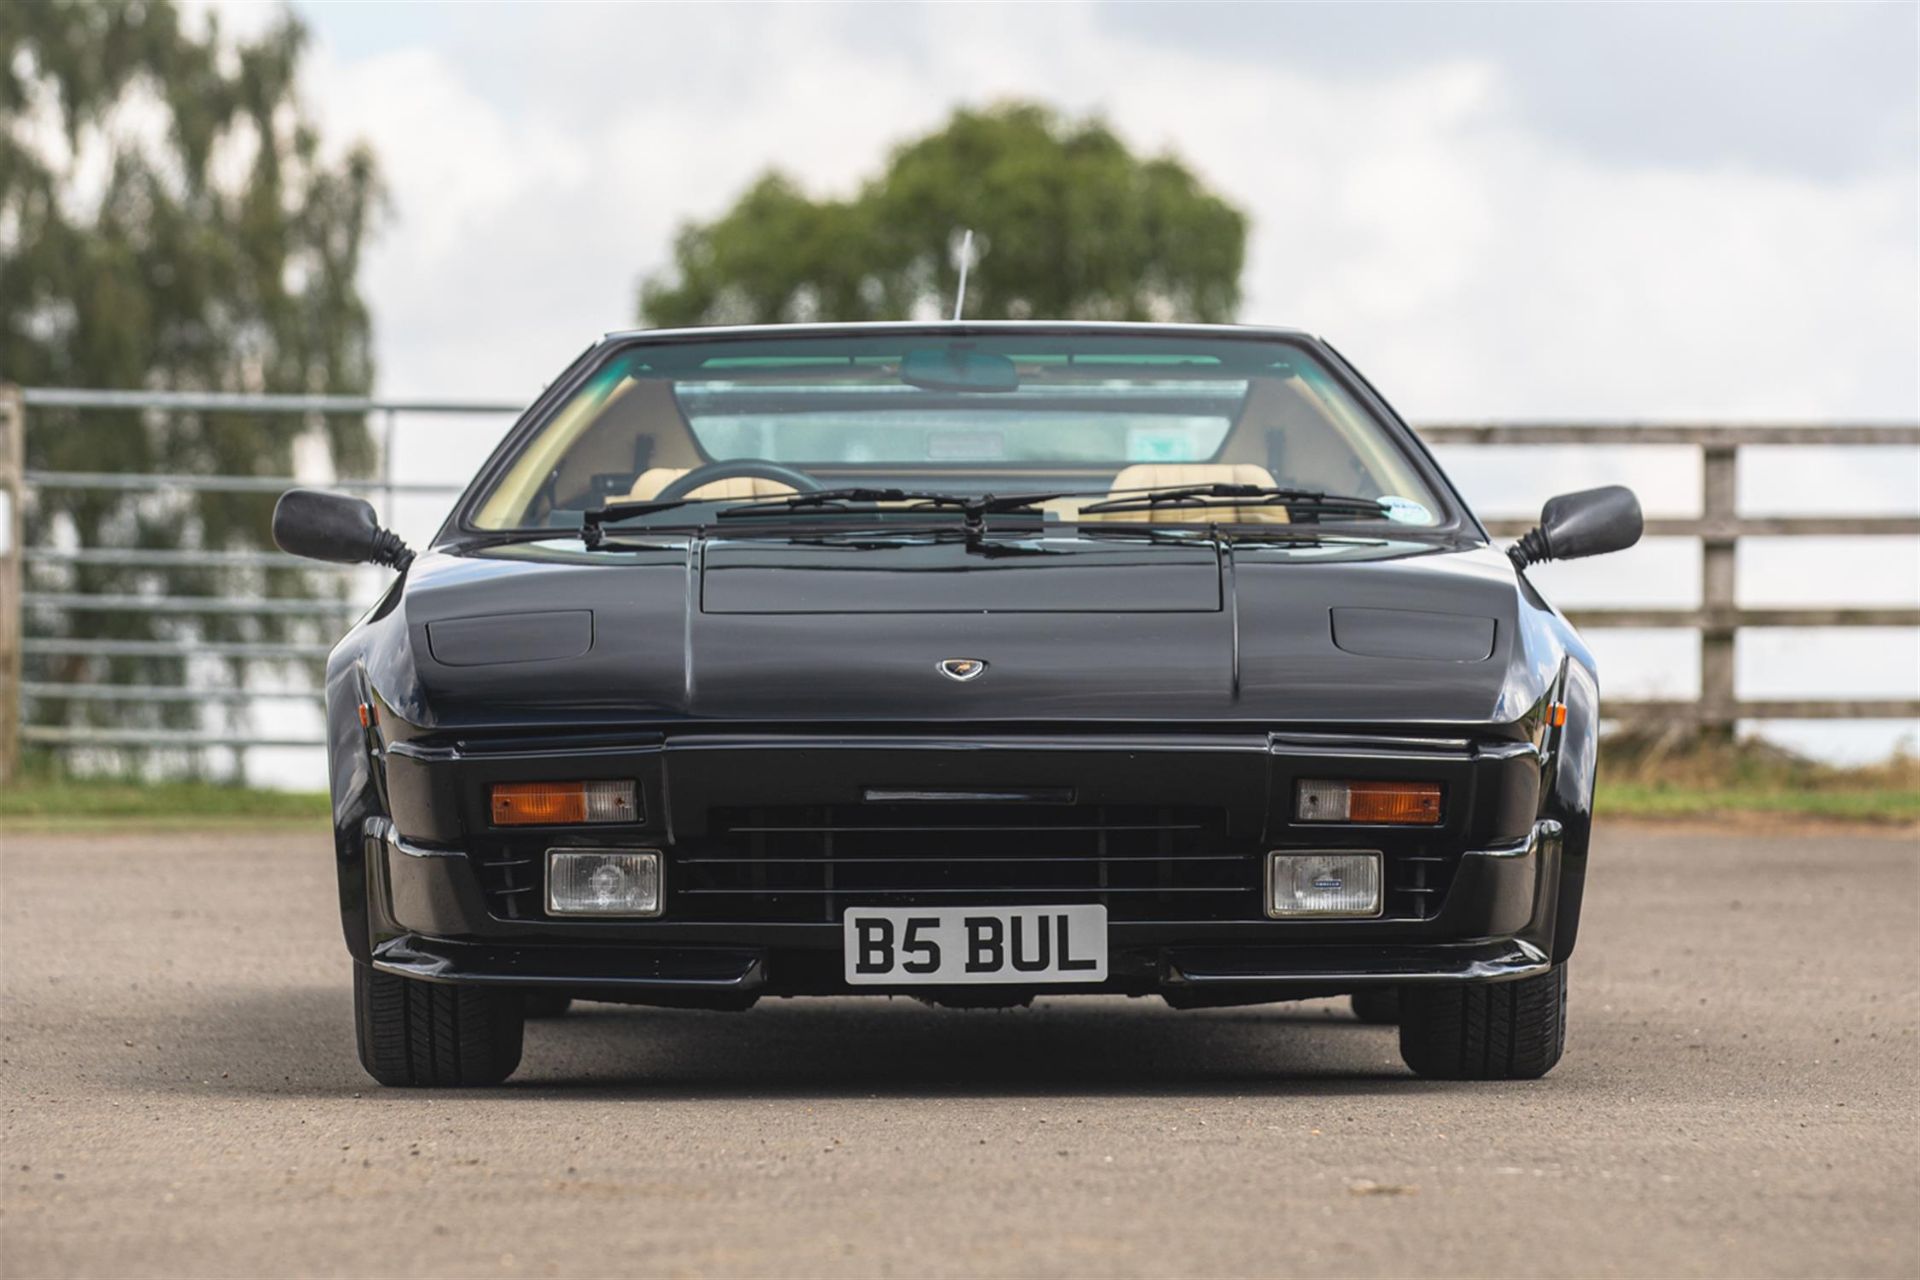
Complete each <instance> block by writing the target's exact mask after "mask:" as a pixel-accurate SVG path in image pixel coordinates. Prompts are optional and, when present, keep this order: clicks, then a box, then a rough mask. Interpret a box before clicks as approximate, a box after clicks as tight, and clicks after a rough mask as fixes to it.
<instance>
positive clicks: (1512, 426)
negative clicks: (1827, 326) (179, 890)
mask: <svg viewBox="0 0 1920 1280" xmlns="http://www.w3.org/2000/svg"><path fill="white" fill-rule="evenodd" d="M36 407H45V408H64V409H92V410H103V411H105V410H118V411H126V410H140V411H153V412H177V411H188V410H216V409H217V410H220V411H222V412H253V413H262V414H267V413H303V414H314V413H355V414H365V415H368V416H370V417H375V418H377V419H378V420H379V421H381V422H383V423H384V431H383V432H382V443H383V448H382V450H381V452H382V457H383V460H384V461H385V462H390V461H391V458H392V445H393V439H394V431H395V423H396V415H398V414H403V413H404V414H433V413H463V414H472V413H488V414H499V415H502V416H509V415H511V414H512V413H514V412H516V411H517V410H516V407H515V406H513V405H506V404H441V403H435V402H383V401H372V400H359V399H349V398H344V397H326V396H223V395H186V394H177V393H174V394H169V393H157V392H156V393H146V392H119V391H114V392H106V391H79V390H61V389H28V390H26V391H25V392H24V393H23V392H22V391H20V390H19V389H18V388H12V387H4V386H0V503H4V512H3V513H0V781H4V780H6V779H7V778H8V777H10V776H12V772H13V768H14V765H15V763H16V762H17V760H18V752H19V746H20V744H21V743H22V742H23V741H24V742H33V743H38V744H41V745H44V746H47V747H49V748H54V749H61V748H66V747H89V746H92V747H99V746H107V745H114V744H129V743H136V744H137V743H145V744H148V745H156V746H183V747H196V746H225V747H230V748H233V749H235V750H244V749H246V748H247V747H249V746H268V745H308V744H306V743H305V742H304V741H302V742H299V743H295V742H278V741H275V740H271V739H267V738H255V737H250V736H247V735H245V734H240V735H235V734H232V733H225V734H223V733H206V732H201V731H154V730H137V731H127V730H116V729H108V728H69V727H64V726H55V725H33V724H31V723H28V722H26V720H25V716H24V714H23V712H22V704H23V699H24V698H25V697H27V696H28V695H39V696H56V695H57V696H66V697H78V696H93V697H105V698H109V699H112V700H117V701H140V700H148V701H153V700H174V701H179V700H182V699H186V698H193V699H209V698H211V699H213V700H216V701H217V700H223V699H224V700H227V701H236V700H244V699H245V698H246V697H248V696H258V695H249V694H248V693H247V692H246V691H239V690H208V689H203V688H185V687H182V688H178V689H175V688H147V687H144V686H141V687H132V686H113V687H103V688H94V689H86V688H81V687H78V686H74V685H49V684H46V683H44V682H33V681H25V680H23V678H22V655H23V654H46V653H54V654H57V653H62V652H73V653H79V652H87V653H122V652H135V651H138V652H141V653H148V652H155V653H158V652H165V653H181V654H184V653H192V652H205V653H213V652H215V651H218V652H219V653H221V654H226V655H230V656H241V657H245V656H260V657H267V658H272V657H311V656H314V655H315V654H317V653H324V651H325V646H315V645H311V644H309V645H304V646H302V645H280V646H270V645H261V644H230V645H224V646H223V645H196V644H192V643H189V642H185V641H86V642H82V641H63V640H60V639H57V638H52V637H45V638H36V637H30V636H27V635H25V633H24V620H23V613H24V610H25V609H26V607H27V606H29V605H32V606H36V607H39V608H43V609H44V608H65V609H89V608H90V609H94V610H96V611H97V610H100V609H105V608H133V609H140V610H142V611H162V612H165V611H172V612H188V613H192V612H199V613H206V612H209V611H221V612H242V613H243V612H265V611H267V610H268V609H269V608H270V607H277V608H278V609H279V610H280V611H282V612H323V611H329V610H332V611H337V610H339V609H340V607H341V606H340V604H339V603H338V602H335V603H332V604H328V603H325V602H313V603H300V602H272V603H268V602H261V601H258V600H254V601H251V602H249V601H247V600H238V599H236V600H215V599H206V598H184V599H176V598H169V597H112V598H106V597H76V596H68V595H61V594H58V593H52V594H49V593H38V594H35V593H30V592H27V591H25V590H24V588H25V585H26V584H25V582H24V575H23V572H22V569H23V565H24V563H25V562H26V561H28V560H34V561H40V560H49V561H70V562H75V563H83V562H86V561H89V560H91V561H96V562H101V563H106V562H113V563H140V564H148V563H152V564H180V563H196V562H198V561H201V560H206V561H209V562H211V561H212V560H214V559H216V558H221V557H224V559H221V563H241V562H246V563H259V562H261V561H264V560H267V559H270V558H272V557H273V556H274V555H275V554H276V553H273V552H270V551H260V552H237V551H230V552H211V553H210V552H196V551H192V550H187V549H182V550H145V551H137V552H136V551H127V550H115V549H112V548H61V547H53V546H48V547H25V546H23V545H22V524H21V510H22V507H23V504H24V502H25V500H26V497H27V495H28V494H29V493H31V492H32V491H33V490H34V489H35V487H36V486H39V487H52V488H65V489H75V488H78V489H118V490H129V489H152V490H154V491H156V492H157V491H161V490H167V489H186V490H208V491H230V492H254V491H261V492H265V491H271V490H274V489H277V488H280V487H283V486H287V485H291V484H292V483H293V481H292V480H291V479H289V478H285V477H267V476H159V475H154V476H147V475H130V474H123V473H112V472H104V473H57V474H56V473H36V472H32V471H28V470H26V469H25V467H24V455H25V446H24V437H25V434H26V432H27V431H28V430H29V429H30V427H31V422H30V419H31V416H32V413H33V411H34V410H35V408H36ZM1421 435H1422V436H1423V437H1424V438H1425V439H1426V440H1427V441H1429V442H1430V443H1433V444H1438V445H1479V446H1515V445H1523V446H1529V447H1537V446H1549V445H1560V446H1567V445H1574V446H1588V447H1597V446H1606V447H1619V446H1642V445H1663V446H1678V447H1691V448H1697V449H1699V450H1700V451H1701V455H1702V466H1701V475H1702V484H1701V494H1700V514H1699V515H1698V516H1691V517H1682V518H1664V517H1662V518H1655V519H1651V520H1648V521H1647V533H1648V534H1649V535H1650V536H1654V537H1685V538H1698V539H1700V541H1701V546H1702V553H1701V581H1700V604H1699V605H1698V606H1697V607H1695V608H1684V609H1674V608H1607V609H1577V610H1572V611H1570V612H1571V613H1572V616H1573V618H1574V620H1575V622H1577V623H1578V624H1579V625H1581V626H1583V627H1641V628H1690V629H1693V630H1696V631H1698V632H1699V644H1700V692H1699V696H1698V697H1697V698H1695V699H1691V700H1668V701H1631V700H1625V699H1617V698H1615V699H1609V700H1608V701H1607V704H1606V706H1607V710H1608V713H1609V715H1610V716H1618V717H1621V718H1630V719H1632V720H1635V721H1656V720H1657V721H1665V722H1670V723H1671V722H1678V723H1682V724H1688V725H1695V726H1701V727H1703V728H1707V729H1710V730H1714V731H1719V732H1730V731H1731V730H1732V728H1733V727H1734V725H1735V723H1736V722H1737V721H1740V720H1765V719H1885V718H1897V719H1913V720H1920V699H1916V698H1886V699H1804V698H1792V699H1750V698H1748V699H1743V698H1741V697H1739V696H1738V693H1737V690H1736V687H1735V677H1734V645H1735V639H1736V637H1737V635H1738V634H1739V632H1740V631H1741V630H1742V629H1745V628H1753V627H1920V608H1915V607H1910V606H1903V607H1897V608H1850V607H1837V608H1787V609H1781V608H1764V609H1762V608H1742V607H1741V606H1740V604H1739V602H1738V599H1737V598H1736V591H1735V582H1734V568H1735V548H1736V547H1737V546H1738V544H1739V541H1740V540H1741V539H1742V538H1780V537H1807V536H1821V537H1831V536H1844V537H1905V538H1913V537H1920V515H1899V516H1858V515H1819V516H1742V515H1741V514H1740V512H1739V502H1738V497H1739V495H1738V492H1737V488H1738V462H1739V454H1740V450H1741V449H1742V448H1745V447H1750V446H1760V447H1773V446H1780V445H1792V446H1806V447H1810V448H1829V447H1834V446H1862V445H1878V446H1897V447H1901V448H1903V449H1906V448H1916V447H1920V425H1907V424H1901V425H1840V424H1829V425H1814V424H1809V425H1804V426H1753V425H1735V424H1689V425H1681V424H1661V423H1638V424H1636V423H1627V424H1600V423H1592V424H1567V423H1495V424H1484V425H1476V424H1470V423H1450V424H1436V425H1433V426H1429V427H1425V428H1422V429H1421ZM1908 465H1913V466H1916V467H1920V457H1916V458H1914V459H1913V460H1912V461H1911V462H1910V463H1909V464H1908ZM354 483H355V485H356V486H357V488H358V489H360V490H364V491H369V492H373V493H376V494H382V495H384V496H385V497H386V498H387V500H388V501H389V503H390V502H391V500H392V498H393V496H394V495H395V494H397V493H402V492H409V493H417V494H419V495H422V496H441V495H445V496H448V497H450V496H451V495H452V494H454V493H456V492H458V488H459V486H457V485H448V484H405V483H397V482H396V481H395V479H394V477H393V476H392V475H391V474H384V475H383V476H382V477H381V478H380V479H377V480H372V481H360V482H354ZM1532 524H1533V521H1532V520H1530V519H1526V520H1521V519H1507V520H1491V521H1488V527H1489V529H1490V530H1491V531H1492V532H1493V533H1494V534H1495V535H1497V536H1501V537H1517V536H1519V535H1520V534H1522V533H1524V532H1526V530H1527V529H1529V528H1531V527H1532ZM265 696H296V695H287V694H280V695H265ZM297 696H306V697H311V696H313V695H312V694H311V693H308V694H305V695H297Z"/></svg>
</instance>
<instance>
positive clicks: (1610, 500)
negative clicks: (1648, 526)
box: [1507, 484, 1645, 569]
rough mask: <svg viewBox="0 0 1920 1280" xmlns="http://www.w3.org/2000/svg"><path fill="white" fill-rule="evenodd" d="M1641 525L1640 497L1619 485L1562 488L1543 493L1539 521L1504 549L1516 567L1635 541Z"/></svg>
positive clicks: (1623, 547)
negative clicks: (1551, 493) (1544, 499)
mask: <svg viewBox="0 0 1920 1280" xmlns="http://www.w3.org/2000/svg"><path fill="white" fill-rule="evenodd" d="M1644 527H1645V522H1644V521H1643V520H1642V519H1641V516H1640V499H1638V498H1636V497H1634V496H1633V490H1631V489H1629V488H1626V487H1625V486H1624V485H1617V484H1610V485H1607V486H1606V487H1605V488H1601V489H1584V490H1582V491H1581V492H1579V493H1563V494H1561V495H1560V496H1559V497H1557V498H1549V499H1547V505H1546V506H1544V507H1542V508H1541V509H1540V527H1539V528H1537V529H1535V530H1533V531H1532V532H1531V533H1529V534H1527V535H1526V536H1525V537H1524V538H1522V539H1520V541H1518V542H1516V543H1514V544H1513V545H1512V546H1511V547H1508V548H1507V555H1508V556H1509V557H1510V558H1511V559H1512V560H1513V563H1514V566H1515V567H1516V568H1520V569H1524V568H1526V567H1527V566H1528V565H1530V564H1538V563H1540V562H1541V561H1542V560H1578V559H1580V558H1581V557H1582V556H1599V555H1605V554H1606V553H1607V552H1609V551H1624V550H1626V549H1627V548H1628V547H1630V546H1632V545H1633V544H1634V543H1636V542H1638V541H1640V533H1641V530H1642V529H1643V528H1644Z"/></svg>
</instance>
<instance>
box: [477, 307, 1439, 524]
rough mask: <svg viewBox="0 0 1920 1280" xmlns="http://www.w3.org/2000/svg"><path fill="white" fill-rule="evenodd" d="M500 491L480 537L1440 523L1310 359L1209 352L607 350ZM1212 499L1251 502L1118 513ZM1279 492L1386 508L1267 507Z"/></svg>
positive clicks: (1049, 344) (1227, 347)
mask: <svg viewBox="0 0 1920 1280" xmlns="http://www.w3.org/2000/svg"><path fill="white" fill-rule="evenodd" d="M494 475H495V476H496V477H497V478H496V479H495V480H493V482H492V483H491V485H490V486H489V487H487V488H486V489H485V490H484V491H483V492H482V494H481V495H480V497H479V498H478V500H477V502H476V504H475V505H474V506H473V507H472V508H471V509H470V511H471V514H470V515H469V517H468V523H469V524H470V525H471V526H472V527H475V528H478V529H482V530H508V529H525V528H574V527H578V526H580V525H581V523H582V520H583V518H584V517H585V514H586V513H587V512H589V511H595V510H599V509H602V508H606V507H608V506H610V505H611V504H617V503H649V502H661V503H665V502H671V501H673V500H676V499H680V500H691V501H690V502H689V503H688V504H687V505H684V506H673V507H663V508H662V509H660V510H658V511H654V512H648V513H642V514H641V515H640V516H639V517H638V518H637V523H639V524H641V525H644V524H646V523H649V522H651V523H656V524H663V525H665V524H685V523H687V522H688V521H689V519H690V518H694V517H696V516H697V517H698V518H700V519H702V520H704V514H701V513H703V512H704V513H711V512H712V511H713V510H714V508H713V507H712V506H706V507H702V506H701V505H699V504H703V503H705V504H720V506H722V507H724V506H727V505H737V504H740V503H743V502H753V501H761V502H764V501H767V500H769V499H775V498H779V497H782V496H785V495H789V494H793V493H796V492H805V491H807V490H810V489H816V488H829V489H844V488H860V489H876V488H887V489H901V490H908V491H913V492H919V493H925V492H929V491H937V492H939V493H942V494H947V493H951V494H958V495H979V494H985V493H999V494H1007V493H1023V492H1035V493H1042V492H1044V493H1060V494H1065V495H1068V496H1061V497H1057V498H1052V499H1050V500H1048V501H1046V502H1045V503H1043V504H1040V507H1041V509H1042V511H1043V514H1044V518H1045V519H1046V520H1048V521H1061V522H1080V523H1092V522H1095V521H1101V522H1111V523H1127V522H1149V523H1153V524H1160V525H1165V524H1175V525H1177V524H1228V525H1232V524H1275V523H1281V524H1284V523H1288V522H1290V521H1291V522H1299V521H1301V520H1307V519H1310V520H1314V521H1317V522H1326V521H1329V520H1345V519H1358V518H1361V516H1362V515H1364V516H1366V517H1369V518H1372V519H1374V520H1376V521H1377V520H1379V519H1381V518H1385V519H1390V520H1393V521H1397V522H1400V523H1403V524H1410V525H1431V524H1436V523H1438V522H1439V520H1440V511H1441V509H1440V505H1439V503H1438V502H1437V501H1436V500H1435V498H1434V496H1433V492H1432V490H1431V489H1430V488H1429V487H1428V485H1427V484H1426V483H1425V482H1424V481H1423V480H1422V479H1421V475H1420V471H1419V469H1418V468H1417V467H1416V466H1415V464H1414V463H1413V461H1412V460H1411V459H1410V458H1409V456H1408V454H1407V452H1406V450H1405V449H1404V447H1403V446H1402V445H1401V443H1400V442H1399V440H1398V439H1397V438H1396V437H1395V435H1394V434H1393V433H1391V432H1390V431H1389V430H1388V429H1387V428H1386V427H1385V426H1383V425H1382V424H1381V422H1380V421H1379V420H1378V419H1376V418H1375V417H1374V416H1373V414H1372V413H1371V412H1370V411H1369V410H1368V409H1367V408H1366V407H1365V406H1364V405H1363V404H1362V403H1361V402H1360V401H1359V400H1358V399H1356V398H1355V397H1354V396H1353V395H1352V394H1350V393H1349V392H1348V390H1347V389H1346V388H1345V386H1343V385H1342V383H1341V382H1340V381H1339V380H1337V379H1336V378H1335V377H1334V376H1333V374H1332V373H1330V372H1329V371H1328V369H1327V368H1326V367H1325V366H1324V365H1323V364H1322V363H1321V362H1320V361H1318V360H1316V359H1315V358H1314V357H1313V355H1312V354H1311V353H1310V352H1309V351H1308V350H1307V349H1306V348H1305V347H1304V346H1300V345H1295V344H1293V343H1290V342H1287V341H1284V340H1280V339H1276V338H1255V337H1237V336H1236V337H1227V336H1213V335H1182V334H1172V335H1167V334H1155V333H1142V334H1138V335H1119V334H1111V333H1092V332H1082V333H1075V332H1072V331H1067V332H1048V331H1043V330H1036V331H1033V332H1002V333H994V332H992V331H985V332H964V333H963V332H953V333H945V332H939V331H932V332H929V331H924V330H912V329H901V330H883V331H869V332H858V331H853V332H821V333H812V334H788V335H774V334H756V335H748V336H739V337H725V338H719V337H716V338H714V339H711V340H707V339H701V340H693V341H689V340H686V339H684V338H679V339H673V340H655V341H648V340H646V339H644V338H641V339H638V340H635V341H632V342H628V343H624V344H622V345H619V346H615V347H611V348H610V349H609V350H608V351H607V352H606V353H605V354H604V355H603V356H602V357H601V360H600V363H599V364H598V366H597V367H595V368H594V369H593V370H592V371H591V372H590V373H589V374H588V375H587V376H586V378H585V379H584V380H583V381H581V382H580V383H579V385H578V386H577V387H576V388H575V390H574V391H573V392H572V393H571V395H569V396H568V397H567V398H566V399H565V400H564V401H563V402H562V403H560V404H559V405H558V406H556V407H555V408H554V409H553V410H552V411H551V412H549V413H548V414H546V415H545V416H544V418H543V420H542V421H541V422H540V424H539V425H538V426H537V427H535V428H534V429H533V430H531V431H530V432H528V433H526V434H525V435H524V436H523V437H521V438H520V439H519V440H518V441H516V442H515V445H514V448H513V450H512V452H511V453H510V454H509V455H508V456H507V457H506V458H505V459H504V461H503V462H502V463H500V464H498V465H497V466H496V467H495V469H494ZM1214 485H1231V486H1237V487H1239V492H1238V493H1233V494H1214V493H1210V492H1209V493H1205V494H1202V495H1197V496H1195V497H1192V498H1189V499H1184V500H1180V501H1172V502H1167V501H1153V502H1135V501H1116V500H1122V499H1129V498H1132V497H1134V496H1141V497H1144V496H1146V495H1149V494H1151V493H1154V492H1155V491H1157V490H1163V489H1167V488H1187V487H1193V488H1199V489H1203V490H1204V489H1208V488H1209V487H1210V486H1214ZM1268 488H1283V489H1289V490H1299V491H1303V492H1306V493H1313V494H1330V495H1339V496H1341V497H1344V498H1358V499H1371V500H1376V501H1377V502H1378V504H1379V505H1378V508H1377V509H1375V508H1374V507H1373V505H1372V504H1371V503H1351V502H1349V503H1345V504H1331V505H1329V504H1324V503H1323V504H1320V505H1319V506H1317V507H1315V506H1311V505H1310V504H1305V505H1303V504H1299V503H1296V502H1295V501H1294V500H1292V499H1287V498H1284V497H1282V498H1274V497H1271V496H1269V497H1268V498H1267V500H1266V501H1264V502H1262V501H1261V500H1260V498H1259V497H1258V496H1257V495H1256V493H1255V491H1256V490H1260V489H1268ZM1101 503H1104V504H1105V506H1104V508H1102V509H1094V510H1088V509H1086V508H1090V507H1094V506H1095V504H1101ZM909 506H914V504H911V503H902V504H899V505H898V507H897V513H906V508H907V507H909ZM864 509H865V510H866V511H867V513H868V515H869V516H871V515H873V514H874V513H876V512H877V513H879V514H881V515H885V514H887V509H888V504H887V503H885V502H874V503H867V504H865V507H864ZM846 510H847V506H846V504H844V503H818V504H810V505H805V506H801V507H796V508H795V509H794V514H795V518H801V517H802V516H803V515H808V514H810V515H813V516H832V515H844V514H845V512H846ZM909 514H911V515H912V516H913V518H915V519H925V518H927V510H926V508H925V507H924V506H914V509H913V510H912V511H911V512H910V513H909Z"/></svg>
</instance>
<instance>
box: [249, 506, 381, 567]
mask: <svg viewBox="0 0 1920 1280" xmlns="http://www.w3.org/2000/svg"><path fill="white" fill-rule="evenodd" d="M273 541H274V543H275V545H277V546H278V547H279V548H280V549H281V550H282V551H284V552H286V553H287V554H289V555H295V556H304V557H306V558H307V559H309V560H328V561H332V562H333V563H335V564H384V565H389V566H391V567H392V568H395V569H405V568H406V567H407V566H408V565H409V564H412V563H413V552H411V551H409V550H408V549H407V544H406V543H404V542H402V541H400V538H399V536H398V535H396V534H394V533H392V532H390V531H388V530H386V529H382V528H381V527H380V521H379V518H378V517H377V516H376V515H375V514H374V510H373V504H372V503H370V502H367V501H366V500H365V499H362V498H350V497H348V496H347V495H346V494H344V493H322V492H321V491H320V490H318V489H289V490H287V491H286V492H285V493H283V494H281V495H280V501H278V502H276V503H275V504H274V506H273Z"/></svg>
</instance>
